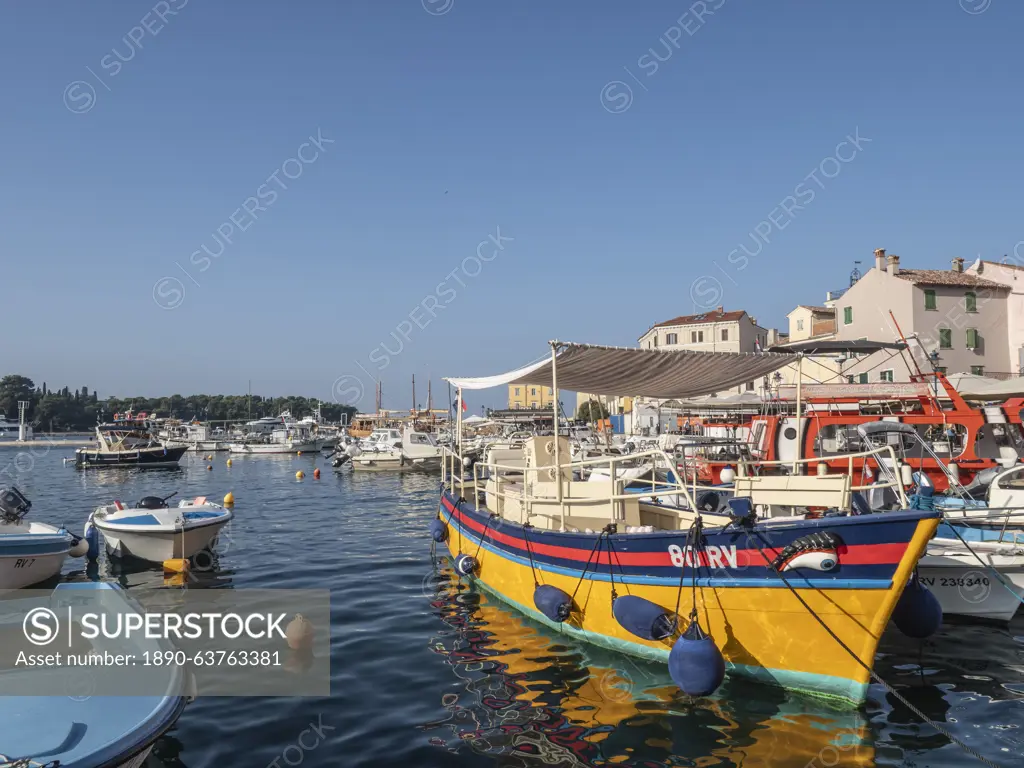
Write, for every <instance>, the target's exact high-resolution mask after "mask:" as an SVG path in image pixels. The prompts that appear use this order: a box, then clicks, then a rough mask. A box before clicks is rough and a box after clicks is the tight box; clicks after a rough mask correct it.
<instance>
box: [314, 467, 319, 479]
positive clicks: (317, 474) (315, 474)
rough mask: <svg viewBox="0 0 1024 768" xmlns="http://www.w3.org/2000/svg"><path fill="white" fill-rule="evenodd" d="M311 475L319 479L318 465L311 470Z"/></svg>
mask: <svg viewBox="0 0 1024 768" xmlns="http://www.w3.org/2000/svg"><path fill="white" fill-rule="evenodd" d="M313 477H315V478H316V479H317V480H319V479H320V468H319V467H317V468H316V469H314V470H313Z"/></svg>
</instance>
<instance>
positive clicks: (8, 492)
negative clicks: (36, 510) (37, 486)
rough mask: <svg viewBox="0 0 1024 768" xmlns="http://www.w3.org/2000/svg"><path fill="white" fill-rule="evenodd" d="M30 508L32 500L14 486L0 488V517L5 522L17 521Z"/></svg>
mask: <svg viewBox="0 0 1024 768" xmlns="http://www.w3.org/2000/svg"><path fill="white" fill-rule="evenodd" d="M30 509H32V502H31V501H29V500H28V499H27V498H26V497H25V494H23V493H22V492H21V491H19V490H18V489H17V488H15V487H14V486H13V485H12V486H11V487H10V488H4V489H3V490H0V518H2V519H3V520H4V522H7V523H17V522H18V521H20V520H21V519H22V518H23V517H24V516H25V515H27V514H28V511H29V510H30Z"/></svg>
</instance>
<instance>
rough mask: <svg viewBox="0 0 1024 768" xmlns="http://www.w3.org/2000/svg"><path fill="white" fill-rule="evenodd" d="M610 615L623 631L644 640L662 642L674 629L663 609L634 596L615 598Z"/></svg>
mask: <svg viewBox="0 0 1024 768" xmlns="http://www.w3.org/2000/svg"><path fill="white" fill-rule="evenodd" d="M612 614H613V615H614V616H615V620H616V621H617V622H619V624H621V625H622V628H623V629H625V630H626V631H627V632H631V633H632V634H634V635H636V636H637V637H642V638H643V639H644V640H664V639H665V638H666V637H668V636H669V635H671V634H672V631H673V629H674V628H675V627H674V625H673V623H672V620H671V619H670V618H669V617H668V613H667V612H666V611H665V609H664V608H662V607H661V606H660V605H658V604H657V603H652V602H651V601H650V600H645V599H644V598H642V597H637V596H636V595H622V596H620V597H617V598H615V602H613V603H612Z"/></svg>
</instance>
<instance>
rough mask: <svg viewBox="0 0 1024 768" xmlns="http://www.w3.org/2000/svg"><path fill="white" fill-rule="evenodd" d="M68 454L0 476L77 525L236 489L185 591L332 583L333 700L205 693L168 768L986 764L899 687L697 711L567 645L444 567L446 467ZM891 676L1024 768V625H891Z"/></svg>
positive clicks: (42, 515)
mask: <svg viewBox="0 0 1024 768" xmlns="http://www.w3.org/2000/svg"><path fill="white" fill-rule="evenodd" d="M68 453H69V451H67V450H64V449H58V448H36V449H34V450H33V451H31V452H30V451H27V450H24V449H15V448H14V447H5V448H2V449H0V465H2V466H5V467H7V469H6V471H5V473H4V480H3V483H4V484H10V483H13V484H15V485H17V486H18V487H19V488H21V490H22V491H23V492H24V493H25V494H26V495H27V496H28V497H29V498H30V499H31V500H32V502H33V509H32V511H31V513H30V514H31V517H32V519H35V520H39V521H42V522H50V523H65V524H67V525H68V526H69V528H71V529H72V530H75V531H80V530H81V528H82V526H83V524H84V522H85V518H86V516H87V514H88V513H89V511H90V510H91V509H92V508H93V507H95V506H97V505H99V504H102V503H109V502H110V501H111V500H113V499H115V498H116V499H122V500H136V499H137V498H140V497H142V496H147V495H157V496H166V495H168V494H169V493H171V492H172V491H177V492H178V494H179V495H180V496H181V497H185V498H187V497H190V496H197V495H205V496H208V497H209V498H211V499H214V500H219V499H220V498H221V497H222V496H223V495H224V494H225V493H227V492H228V491H229V490H230V491H233V492H234V494H235V496H236V500H237V503H236V506H235V513H236V517H235V519H234V520H233V521H232V523H231V524H230V527H229V528H228V529H226V531H225V533H224V534H222V536H221V540H220V542H219V544H218V548H217V549H218V555H217V557H216V560H215V561H214V562H212V563H209V564H204V567H203V568H202V569H200V570H199V571H197V572H194V573H193V574H192V575H191V577H190V579H189V581H188V582H187V587H188V588H191V589H233V588H243V587H245V588H254V587H259V588H272V587H287V588H300V587H303V588H325V587H326V588H330V590H331V593H332V624H333V626H332V640H331V647H332V686H331V691H332V695H331V697H330V698H329V699H328V698H324V699H299V698H295V699H270V698H233V699H227V698H200V699H198V700H197V701H195V702H194V703H192V704H191V705H190V706H189V707H188V708H187V709H186V710H185V713H184V715H183V716H182V717H181V719H180V720H179V722H178V724H177V726H176V727H175V728H174V729H173V730H172V731H171V732H170V733H169V734H168V735H167V736H165V737H164V738H162V739H161V741H160V742H159V743H158V745H157V748H156V750H155V753H154V756H153V757H151V758H150V762H149V763H148V765H150V766H167V767H181V766H187V767H188V768H205V767H206V766H235V765H237V766H254V767H259V768H263V766H268V765H276V766H287V765H302V766H321V765H322V766H345V768H362V767H363V766H365V767H366V768H369V767H370V766H373V767H374V768H382V767H384V766H392V765H394V766H399V765H401V766H424V767H432V766H439V767H440V766H467V767H469V766H473V767H476V766H480V767H483V766H502V768H504V767H505V766H524V767H525V766H542V765H543V766H565V767H568V766H605V765H620V766H644V768H653V767H654V766H717V765H722V766H760V765H766V766H767V765H770V766H790V765H792V766H835V765H844V766H845V765H864V766H868V765H894V766H895V765H916V766H960V765H964V766H969V765H980V764H981V763H979V762H978V761H977V760H975V758H973V757H971V756H969V755H967V754H965V753H964V752H963V751H962V750H961V749H960V748H959V747H957V746H956V745H954V744H950V743H949V741H948V740H947V739H946V738H945V737H944V736H943V735H941V734H939V733H938V732H936V731H935V730H934V729H932V728H931V727H929V726H926V725H922V724H921V723H920V722H919V721H918V720H917V718H916V717H915V716H914V715H913V714H911V713H910V712H909V711H908V710H907V709H906V708H905V707H904V706H903V705H902V704H900V703H899V702H897V701H896V699H895V698H894V697H893V696H892V695H891V694H889V693H887V692H886V690H885V689H884V688H883V687H881V686H872V689H871V696H870V700H869V702H868V704H867V706H866V707H865V708H864V709H863V710H860V711H849V710H838V709H832V708H829V707H828V706H825V705H822V704H820V703H818V702H816V701H813V700H810V699H806V698H803V697H800V696H797V695H790V694H785V693H782V692H778V691H774V690H771V689H768V688H764V687H761V686H757V685H754V684H751V683H745V682H742V681H735V680H732V681H728V682H727V683H726V684H725V685H724V686H723V687H722V688H721V689H720V690H719V691H718V692H717V693H716V695H715V696H714V697H712V698H709V699H702V700H698V701H695V702H690V701H687V700H686V699H685V698H684V697H683V696H682V695H681V694H679V692H678V690H677V689H676V688H675V686H674V685H673V684H672V681H671V680H670V678H669V676H668V673H667V670H666V669H664V668H663V667H661V665H658V664H653V663H646V662H641V661H634V660H631V659H628V658H626V657H623V656H619V655H616V654H613V653H610V652H606V651H602V650H599V649H596V648H593V647H590V646H586V645H581V644H578V643H575V642H567V641H566V640H565V639H564V638H561V637H559V636H558V635H556V634H555V633H553V632H550V631H549V630H547V629H545V628H542V627H540V626H539V625H537V624H535V623H533V622H531V621H530V620H528V619H525V618H523V617H522V616H520V615H519V614H517V613H515V612H514V611H512V610H510V609H508V608H506V607H504V606H503V605H501V604H500V603H497V602H496V601H495V600H494V599H493V598H492V597H490V596H487V595H481V594H479V593H476V592H473V591H471V590H469V589H467V588H466V587H465V586H464V585H459V584H458V583H457V582H455V581H453V580H452V578H451V571H450V570H449V569H448V568H447V566H446V565H445V563H443V562H442V563H440V564H438V565H437V566H436V567H435V565H434V564H433V563H432V561H431V554H430V546H429V537H428V536H427V534H426V528H427V523H428V521H429V520H430V518H431V516H432V515H433V514H434V512H435V510H436V508H437V498H438V486H437V480H436V478H434V477H432V476H424V475H403V476H398V475H388V474H383V473H365V474H359V473H353V472H352V471H351V470H350V469H348V468H346V469H344V470H343V471H340V472H335V471H333V470H331V468H330V465H329V462H327V461H325V460H324V459H322V458H320V457H316V456H306V455H303V456H297V457H296V456H280V457H275V456H262V457H250V458H245V457H239V456H232V457H230V458H232V466H231V467H227V466H226V460H227V458H228V455H227V454H224V453H221V454H215V457H214V459H213V460H212V461H206V460H204V458H203V457H202V456H201V455H198V454H193V453H190V454H188V455H187V456H186V458H185V459H184V460H183V461H182V464H181V468H180V469H178V470H150V471H146V472H137V471H129V470H124V471H122V470H91V471H78V470H75V469H73V468H71V467H70V466H64V465H63V463H62V461H61V459H62V457H63V456H65V455H67V454H68ZM208 465H210V466H212V470H208V469H207V466H208ZM314 467H319V468H320V469H321V471H322V477H321V478H320V479H319V480H317V479H314V478H313V469H314ZM299 469H302V470H303V471H304V472H305V478H304V479H302V480H297V479H296V477H295V473H296V471H297V470H299ZM64 578H69V579H75V580H81V579H87V578H100V579H104V580H116V581H118V582H119V583H120V584H121V585H122V586H124V587H126V588H127V589H129V590H131V589H133V588H138V587H144V586H145V587H152V586H160V585H163V584H164V577H163V574H162V572H161V571H160V570H159V569H152V570H147V569H144V568H140V567H138V566H136V567H132V568H124V567H121V566H117V565H114V564H111V563H109V562H108V561H107V559H106V557H105V556H104V557H103V558H102V559H101V561H100V563H99V568H98V572H96V573H89V572H87V569H86V568H85V566H84V563H83V561H81V560H72V561H69V562H68V564H67V566H66V568H65V574H64ZM169 588H175V587H169ZM177 588H180V587H177ZM821 641H822V642H823V643H826V642H832V641H831V640H830V639H829V638H828V637H827V636H826V635H825V634H824V632H823V635H822V640H821ZM876 668H877V671H878V672H879V674H880V675H881V676H882V677H883V678H884V679H885V680H887V681H889V682H890V683H891V684H892V685H893V686H894V687H896V688H898V689H899V690H900V692H901V693H902V694H903V695H904V696H906V697H907V698H908V699H909V700H910V701H911V702H912V703H913V704H914V705H915V706H916V707H918V708H920V709H921V710H923V711H924V712H925V713H926V714H927V715H928V716H929V717H931V718H932V719H934V720H935V721H937V722H938V723H940V724H941V726H942V727H943V728H944V729H947V730H948V731H950V732H951V733H953V734H955V735H956V736H957V737H958V738H960V739H961V740H963V741H965V742H966V743H968V744H969V745H971V746H972V747H973V748H974V749H976V750H978V751H979V752H981V753H982V754H983V755H984V756H985V757H986V758H988V759H989V760H991V761H992V762H994V763H995V764H998V765H1004V766H1012V765H1024V733H1022V730H1024V619H1022V617H1021V616H1018V618H1017V619H1016V620H1015V622H1014V623H1013V624H1012V625H1011V626H1010V627H1009V628H1006V627H996V626H979V625H967V624H956V625H951V624H946V625H944V626H943V629H942V630H941V631H940V632H939V633H938V634H937V635H935V636H933V637H932V638H930V639H929V640H927V641H925V642H924V643H923V644H922V643H919V642H917V641H911V640H908V639H906V638H903V637H901V636H900V635H899V634H898V633H897V632H894V631H893V632H890V633H889V634H888V635H887V637H886V639H885V641H884V642H883V644H882V648H881V656H880V659H879V661H878V664H877V666H876ZM3 728H4V725H3V724H0V738H2V733H3ZM0 751H2V750H0ZM275 761H276V762H275Z"/></svg>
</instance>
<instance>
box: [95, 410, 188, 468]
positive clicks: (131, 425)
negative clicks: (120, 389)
mask: <svg viewBox="0 0 1024 768" xmlns="http://www.w3.org/2000/svg"><path fill="white" fill-rule="evenodd" d="M187 450H188V446H185V445H179V446H170V447H168V446H167V445H165V444H164V443H163V442H162V441H160V440H159V439H158V438H157V437H156V436H155V435H154V434H153V432H152V430H151V428H150V427H149V424H148V422H147V421H146V418H145V414H139V415H138V416H135V415H133V414H130V413H129V414H125V415H123V416H122V415H121V414H115V417H114V421H112V422H110V423H109V424H97V425H96V445H95V447H93V446H88V447H85V448H79V449H78V450H76V451H75V466H76V467H78V468H79V469H86V468H89V467H139V468H150V467H176V466H178V462H179V461H181V457H182V456H184V455H185V452H186V451H187Z"/></svg>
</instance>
